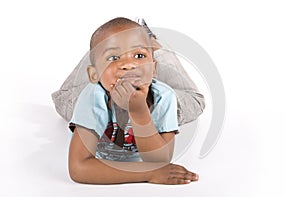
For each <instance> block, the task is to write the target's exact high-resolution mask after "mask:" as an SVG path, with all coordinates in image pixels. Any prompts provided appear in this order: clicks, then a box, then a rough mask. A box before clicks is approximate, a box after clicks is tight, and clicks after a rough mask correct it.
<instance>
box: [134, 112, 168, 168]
mask: <svg viewBox="0 0 300 197" xmlns="http://www.w3.org/2000/svg"><path fill="white" fill-rule="evenodd" d="M130 116H131V120H132V128H133V132H134V137H135V141H136V145H137V147H138V150H139V153H140V155H141V157H142V159H143V161H148V162H170V161H171V159H172V155H173V149H174V139H173V138H174V134H173V133H171V134H170V135H173V137H172V139H171V138H170V140H165V139H164V138H163V137H162V135H160V134H159V133H158V131H157V129H156V127H155V125H154V123H153V122H152V119H151V115H150V112H149V110H148V111H145V112H144V113H141V114H133V113H131V114H130Z"/></svg>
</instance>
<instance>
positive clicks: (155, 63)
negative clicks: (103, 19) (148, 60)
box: [153, 60, 157, 78]
mask: <svg viewBox="0 0 300 197" xmlns="http://www.w3.org/2000/svg"><path fill="white" fill-rule="evenodd" d="M156 66H157V61H156V60H153V78H156V77H157V69H156Z"/></svg>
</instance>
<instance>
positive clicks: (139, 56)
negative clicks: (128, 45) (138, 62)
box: [134, 53, 146, 59]
mask: <svg viewBox="0 0 300 197" xmlns="http://www.w3.org/2000/svg"><path fill="white" fill-rule="evenodd" d="M145 57H146V55H144V54H141V53H138V54H136V55H135V56H134V58H137V59H139V58H145Z"/></svg>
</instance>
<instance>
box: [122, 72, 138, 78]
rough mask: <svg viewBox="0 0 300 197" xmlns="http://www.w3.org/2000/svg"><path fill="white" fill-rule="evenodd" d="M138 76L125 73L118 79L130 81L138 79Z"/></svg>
mask: <svg viewBox="0 0 300 197" xmlns="http://www.w3.org/2000/svg"><path fill="white" fill-rule="evenodd" d="M139 77H140V75H138V74H136V73H125V74H124V75H122V76H121V77H120V79H131V78H139Z"/></svg>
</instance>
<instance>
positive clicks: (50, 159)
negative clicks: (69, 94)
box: [19, 103, 70, 182]
mask: <svg viewBox="0 0 300 197" xmlns="http://www.w3.org/2000/svg"><path fill="white" fill-rule="evenodd" d="M19 115H20V116H19V118H20V119H21V120H22V122H23V132H25V133H27V136H30V139H28V140H27V142H32V143H37V144H39V146H38V148H35V150H34V151H33V152H30V154H28V156H26V157H25V158H24V160H23V161H21V162H22V163H23V164H22V166H23V167H24V168H25V170H26V173H28V175H30V176H36V177H37V178H39V177H43V178H44V179H45V178H46V179H47V180H49V179H50V180H52V179H54V180H56V181H59V182H61V181H66V182H70V180H68V172H67V156H68V155H67V154H68V145H69V140H70V139H69V136H68V124H67V122H66V121H64V120H63V119H62V118H60V117H59V116H58V115H57V113H56V111H55V109H54V107H51V106H46V105H37V104H32V103H22V104H21V106H20V110H19ZM29 125H34V126H29ZM27 126H28V127H27ZM23 145H24V147H26V144H23ZM28 151H30V150H28ZM31 151H32V150H31ZM40 181H42V180H40Z"/></svg>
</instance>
